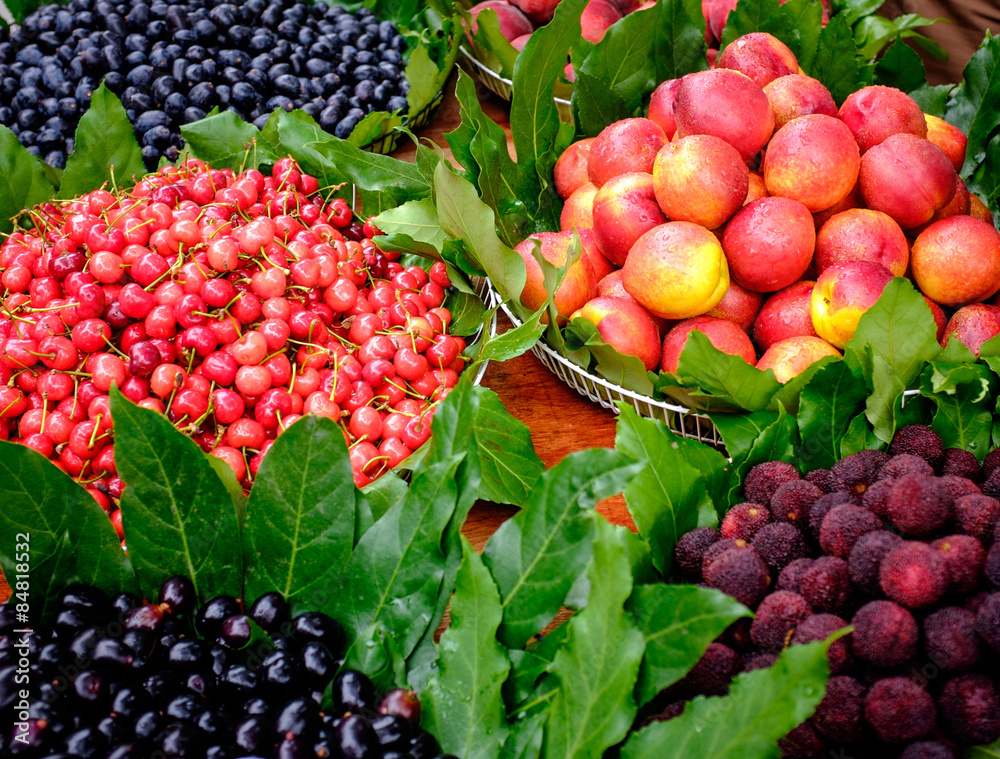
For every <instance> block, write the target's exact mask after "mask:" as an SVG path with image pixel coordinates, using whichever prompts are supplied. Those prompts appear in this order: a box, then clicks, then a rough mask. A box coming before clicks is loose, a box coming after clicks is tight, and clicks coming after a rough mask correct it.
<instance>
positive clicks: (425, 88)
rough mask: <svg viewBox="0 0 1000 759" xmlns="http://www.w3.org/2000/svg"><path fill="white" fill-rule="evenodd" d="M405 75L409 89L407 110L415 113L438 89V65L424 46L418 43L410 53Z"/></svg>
mask: <svg viewBox="0 0 1000 759" xmlns="http://www.w3.org/2000/svg"><path fill="white" fill-rule="evenodd" d="M405 75H406V81H408V82H409V83H410V89H409V91H408V92H407V93H406V103H407V105H408V107H409V112H410V113H411V114H416V113H417V112H418V111H419V110H420V109H421V108H423V107H424V106H425V105H427V104H428V103H430V102H431V101H432V100H433V99H434V96H435V95H437V92H438V90H439V89H440V86H439V84H438V65H437V63H435V62H434V61H433V60H432V59H431V56H430V52H429V51H428V50H427V48H426V47H425V46H423V45H418V46H417V48H416V49H415V50H414V51H413V52H412V53H410V60H409V61H408V62H407V64H406V72H405Z"/></svg>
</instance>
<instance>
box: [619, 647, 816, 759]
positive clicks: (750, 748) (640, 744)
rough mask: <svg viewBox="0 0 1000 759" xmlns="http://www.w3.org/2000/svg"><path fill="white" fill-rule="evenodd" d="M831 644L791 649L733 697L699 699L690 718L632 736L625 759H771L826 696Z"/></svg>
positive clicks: (743, 681)
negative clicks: (674, 758)
mask: <svg viewBox="0 0 1000 759" xmlns="http://www.w3.org/2000/svg"><path fill="white" fill-rule="evenodd" d="M830 642H831V641H830V640H826V641H820V642H817V643H808V644H806V645H797V646H791V647H790V648H787V649H785V651H784V652H783V653H782V654H781V656H779V657H778V660H777V661H776V662H775V663H774V664H773V665H771V666H770V667H769V668H767V669H758V670H755V671H753V672H748V673H746V674H742V675H737V676H736V678H735V679H734V680H733V683H732V685H731V686H730V687H729V695H728V696H721V697H715V698H705V697H704V696H699V697H698V698H696V699H694V700H693V701H689V702H688V704H687V706H686V708H685V709H684V713H683V714H681V715H680V716H679V717H675V718H674V719H672V720H670V721H668V722H656V723H653V724H652V725H650V726H649V727H647V728H644V729H642V730H640V731H638V732H636V733H633V734H632V737H631V738H629V740H628V742H627V743H626V744H625V746H624V747H623V748H622V753H621V756H622V759H662V757H663V756H665V755H669V756H690V757H698V758H699V759H769V758H770V757H775V756H778V754H779V753H780V751H779V750H778V748H777V742H778V741H779V740H780V739H782V738H784V737H785V735H787V734H788V733H789V732H790V731H791V730H793V729H794V728H795V727H797V726H798V725H800V724H801V723H802V722H804V721H805V720H806V719H808V718H809V717H810V716H811V715H812V713H813V712H814V711H815V709H816V707H817V706H818V705H819V702H820V701H822V700H823V696H824V695H825V694H826V681H827V678H828V676H829V674H830V668H829V665H828V664H827V649H828V648H829V647H830Z"/></svg>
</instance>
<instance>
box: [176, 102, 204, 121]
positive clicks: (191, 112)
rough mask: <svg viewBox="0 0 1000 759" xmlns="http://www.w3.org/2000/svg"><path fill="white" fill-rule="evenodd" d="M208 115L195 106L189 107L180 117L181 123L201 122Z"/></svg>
mask: <svg viewBox="0 0 1000 759" xmlns="http://www.w3.org/2000/svg"><path fill="white" fill-rule="evenodd" d="M207 115H208V114H206V113H205V111H203V110H202V109H201V108H196V107H194V106H188V107H187V108H185V109H184V112H183V113H182V114H181V115H180V118H179V121H180V123H182V124H190V123H191V122H193V121H199V120H201V119H203V118H205V116H207Z"/></svg>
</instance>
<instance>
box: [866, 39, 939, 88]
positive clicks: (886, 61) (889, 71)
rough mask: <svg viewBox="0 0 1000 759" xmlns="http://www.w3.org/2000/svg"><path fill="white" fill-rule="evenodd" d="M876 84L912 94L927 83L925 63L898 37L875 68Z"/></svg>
mask: <svg viewBox="0 0 1000 759" xmlns="http://www.w3.org/2000/svg"><path fill="white" fill-rule="evenodd" d="M875 83H876V84H881V85H885V86H886V87H895V88H896V89H898V90H902V91H903V92H911V91H912V90H915V89H917V88H918V87H920V86H921V85H923V84H926V83H927V72H926V71H925V70H924V62H923V61H922V60H920V56H919V55H917V53H916V52H915V51H914V50H913V48H911V47H909V46H908V45H906V44H905V43H904V42H903V40H902V39H901V38H899V37H897V38H896V41H895V42H893V43H892V44H891V45H890V46H889V49H888V50H886V51H885V54H884V55H883V56H882V57H881V58H879V61H878V63H877V64H876V66H875Z"/></svg>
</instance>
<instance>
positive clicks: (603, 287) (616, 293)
mask: <svg viewBox="0 0 1000 759" xmlns="http://www.w3.org/2000/svg"><path fill="white" fill-rule="evenodd" d="M730 284H732V283H730ZM597 294H598V295H610V296H611V297H612V298H624V299H625V300H630V301H632V302H633V303H635V304H636V305H637V306H639V308H642V310H643V311H646V313H647V314H649V311H648V310H646V309H645V308H643V307H642V306H641V305H640V304H639V302H638V301H637V300H636V299H635V298H633V297H632V296H631V295H629V294H628V290H626V289H625V272H623V271H622V270H621V269H615V270H614V271H613V272H611V273H610V274H608V275H607V276H606V277H604V278H603V279H602V280H601V281H600V282H598V283H597ZM649 318H650V319H652V320H653V321H654V322H655V323H656V327H657V329H659V330H660V334H661V335H662V334H664V333H665V332H666V331H667V330H668V329H670V327H671V326H673V324H674V322H673V321H672V320H670V319H661V318H660V317H659V316H653V315H652V314H649Z"/></svg>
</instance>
